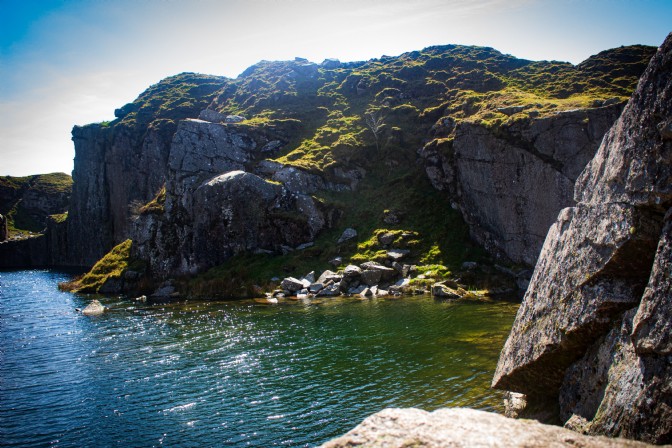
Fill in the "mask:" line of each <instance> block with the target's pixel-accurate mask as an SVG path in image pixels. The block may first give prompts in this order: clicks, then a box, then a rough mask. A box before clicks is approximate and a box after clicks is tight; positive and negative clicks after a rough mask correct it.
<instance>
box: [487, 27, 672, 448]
mask: <svg viewBox="0 0 672 448" xmlns="http://www.w3.org/2000/svg"><path fill="white" fill-rule="evenodd" d="M671 154H672V35H670V36H668V38H667V39H666V41H665V42H664V43H663V45H662V46H661V47H660V49H659V50H658V52H657V53H656V55H655V56H654V57H653V59H652V60H651V63H650V65H649V67H648V68H647V70H646V72H645V74H644V75H643V77H642V79H641V80H640V83H639V86H638V87H637V90H636V91H635V93H634V95H633V96H632V98H631V99H630V101H629V102H628V104H627V106H626V107H625V109H624V111H623V113H622V115H621V117H620V118H619V119H618V121H617V122H616V124H615V125H614V126H613V127H612V128H611V130H610V131H609V133H608V134H607V136H606V137H605V139H604V141H603V143H602V145H601V146H600V149H599V150H598V152H597V154H596V155H595V157H594V158H593V159H592V161H591V162H590V163H589V164H588V166H587V167H586V169H585V170H584V171H583V172H582V173H581V175H580V176H579V178H578V180H577V182H576V186H575V200H576V201H577V205H576V206H575V207H571V208H567V209H564V210H563V211H562V212H561V213H560V214H559V216H558V219H557V221H556V222H555V224H553V226H552V227H551V229H550V231H549V233H548V235H547V238H546V241H545V243H544V246H543V249H542V252H541V255H540V258H539V261H538V263H537V266H536V268H535V273H534V276H533V278H532V282H531V285H530V288H529V289H528V291H527V294H526V295H525V299H524V301H523V305H522V307H521V308H520V311H519V313H518V316H517V318H516V322H515V323H514V326H513V330H512V332H511V335H510V336H509V339H508V341H507V343H506V345H505V347H504V349H503V350H502V353H501V356H500V360H499V364H498V367H497V371H496V373H495V378H494V381H493V385H494V386H495V387H498V388H502V389H507V390H510V391H515V392H519V393H523V394H526V395H527V403H528V408H529V409H534V408H539V407H541V408H543V409H545V410H546V411H547V415H548V416H549V418H556V419H558V420H559V421H560V422H562V423H564V424H565V425H566V426H568V427H570V428H573V429H577V430H580V431H584V432H587V433H590V434H606V435H610V436H624V437H628V438H636V439H641V440H645V441H649V442H653V443H669V442H670V441H672V430H671V428H670V426H669V422H670V421H672V368H671V367H670V366H672V345H671V344H670V340H672V333H671V328H670V316H671V313H672V311H671V310H672V303H671V302H670V297H672V295H671V294H670V291H671V290H670V288H671V280H670V279H671V278H672V276H671V275H670V253H671V252H672V248H671V246H670V242H671V240H672V239H671V238H672V237H671V234H670V232H671V229H672V222H671V220H672V156H671ZM521 412H522V415H525V411H524V410H523V411H521Z"/></svg>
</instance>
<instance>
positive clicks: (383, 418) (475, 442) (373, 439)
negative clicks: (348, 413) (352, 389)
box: [322, 408, 650, 448]
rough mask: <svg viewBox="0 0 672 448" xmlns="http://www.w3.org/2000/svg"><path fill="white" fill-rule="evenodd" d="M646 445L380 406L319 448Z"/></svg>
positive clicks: (477, 416) (486, 416) (472, 413)
mask: <svg viewBox="0 0 672 448" xmlns="http://www.w3.org/2000/svg"><path fill="white" fill-rule="evenodd" d="M355 446H362V447H368V448H396V447H399V448H401V447H411V446H414V447H415V446H417V447H423V448H446V447H454V448H462V447H463V448H469V447H493V448H495V447H501V448H510V447H520V448H523V447H525V448H532V447H538V448H546V447H558V448H559V447H567V446H573V447H594V448H599V447H604V448H617V447H623V448H625V447H632V448H635V447H642V448H643V447H647V446H650V445H647V444H645V443H640V442H633V441H631V440H625V439H609V438H607V437H594V436H592V437H591V436H585V435H582V434H577V433H576V432H573V431H570V430H568V429H564V428H559V427H557V426H550V425H544V424H541V423H539V422H536V421H533V420H513V419H509V418H507V417H504V416H502V415H498V414H493V413H490V412H485V411H478V410H475V409H467V408H454V409H445V408H444V409H438V410H436V411H433V412H426V411H423V410H420V409H384V410H382V411H380V412H378V413H376V414H373V415H372V416H370V417H367V418H366V419H365V420H364V421H363V422H362V423H360V424H359V425H358V426H357V427H355V428H354V429H352V430H351V431H349V432H348V433H347V434H345V435H343V436H341V437H338V438H336V439H334V440H331V441H329V442H326V443H325V444H323V445H322V447H323V448H351V447H355Z"/></svg>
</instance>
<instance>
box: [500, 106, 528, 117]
mask: <svg viewBox="0 0 672 448" xmlns="http://www.w3.org/2000/svg"><path fill="white" fill-rule="evenodd" d="M524 110H525V106H506V107H498V108H497V112H501V113H503V114H504V115H513V114H517V113H519V112H522V111H524Z"/></svg>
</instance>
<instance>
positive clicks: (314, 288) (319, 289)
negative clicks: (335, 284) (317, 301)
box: [308, 283, 324, 294]
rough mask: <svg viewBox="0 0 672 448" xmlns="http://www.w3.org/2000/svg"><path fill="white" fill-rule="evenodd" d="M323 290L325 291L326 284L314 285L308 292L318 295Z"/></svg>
mask: <svg viewBox="0 0 672 448" xmlns="http://www.w3.org/2000/svg"><path fill="white" fill-rule="evenodd" d="M322 289H324V284H322V283H313V284H311V285H310V286H309V287H308V291H310V292H311V293H313V294H317V293H318V292H320V291H321V290H322Z"/></svg>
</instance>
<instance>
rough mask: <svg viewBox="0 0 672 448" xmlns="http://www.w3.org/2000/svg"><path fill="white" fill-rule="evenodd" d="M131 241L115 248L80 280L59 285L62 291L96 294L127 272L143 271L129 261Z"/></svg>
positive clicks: (139, 265) (141, 264)
mask: <svg viewBox="0 0 672 448" xmlns="http://www.w3.org/2000/svg"><path fill="white" fill-rule="evenodd" d="M132 244H133V243H132V241H131V240H126V241H124V242H123V243H120V244H118V245H117V246H115V247H114V248H113V249H112V250H111V251H110V252H108V253H107V255H105V256H104V257H103V258H101V259H100V260H98V262H97V263H96V264H95V265H94V266H93V268H91V270H90V271H89V272H87V273H86V274H84V276H82V277H80V278H76V279H74V280H72V281H70V282H65V283H61V284H59V288H60V289H61V290H64V291H72V292H81V293H97V292H99V291H100V288H101V287H102V286H103V285H105V284H106V283H107V282H109V281H113V280H119V279H121V278H122V276H123V275H124V273H126V271H127V270H129V269H130V270H140V271H141V270H143V269H144V265H143V263H141V262H138V261H133V260H131V246H132Z"/></svg>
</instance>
